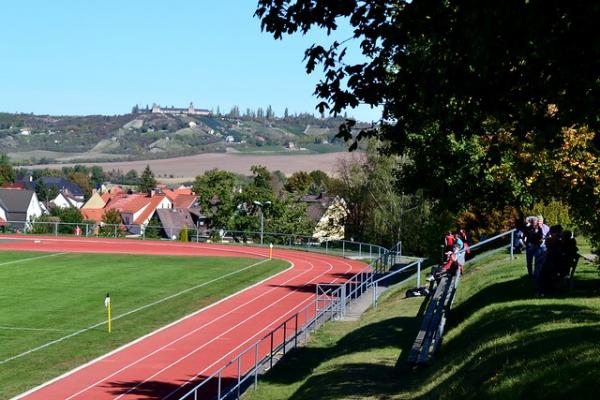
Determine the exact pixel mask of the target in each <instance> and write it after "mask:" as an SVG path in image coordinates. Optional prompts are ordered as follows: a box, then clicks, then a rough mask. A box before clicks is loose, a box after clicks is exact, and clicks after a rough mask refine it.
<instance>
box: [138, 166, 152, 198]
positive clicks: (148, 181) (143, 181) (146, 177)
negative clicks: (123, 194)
mask: <svg viewBox="0 0 600 400" xmlns="http://www.w3.org/2000/svg"><path fill="white" fill-rule="evenodd" d="M155 187H156V179H155V178H154V173H153V172H152V170H151V169H150V165H146V168H145V169H144V172H142V176H141V177H140V184H139V186H138V191H139V192H142V193H148V192H150V191H151V190H153V189H154V188H155Z"/></svg>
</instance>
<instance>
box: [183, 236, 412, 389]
mask: <svg viewBox="0 0 600 400" xmlns="http://www.w3.org/2000/svg"><path fill="white" fill-rule="evenodd" d="M399 260H400V255H399V254H397V252H396V247H394V248H393V249H392V250H387V251H385V252H384V253H383V254H381V255H380V256H379V257H377V259H376V260H375V261H374V262H373V263H371V264H370V265H368V266H367V267H365V268H364V269H362V270H361V271H360V272H358V273H356V274H354V275H352V276H351V277H349V278H348V279H347V280H346V281H345V282H343V283H331V284H327V283H324V284H319V285H317V286H316V291H315V292H316V293H315V297H314V299H312V301H311V302H310V303H309V304H308V305H306V306H304V307H303V308H301V309H300V310H299V311H297V312H295V313H294V314H293V315H291V316H289V317H288V318H287V319H285V320H284V321H283V322H282V323H280V324H279V325H278V326H277V327H276V328H275V329H273V330H271V331H270V332H269V333H267V334H266V335H264V336H262V337H261V338H260V339H259V340H257V341H256V342H254V343H253V344H251V345H249V346H248V347H246V348H245V349H244V350H243V351H242V352H240V353H239V354H238V355H237V356H235V357H233V358H232V359H231V360H230V361H228V362H226V363H225V364H224V365H223V366H222V367H220V368H218V369H217V370H216V371H214V372H213V373H212V374H210V375H208V376H205V377H202V376H201V375H200V374H199V375H198V376H196V377H194V378H193V379H192V381H191V382H190V383H189V384H188V385H190V386H191V385H195V386H193V387H192V388H191V389H189V390H188V391H187V392H186V393H185V394H184V395H183V396H182V397H181V398H180V399H194V400H197V399H200V398H203V399H204V398H215V399H217V400H222V399H229V398H236V399H237V398H239V397H240V395H241V393H242V392H243V391H244V390H245V389H246V388H248V387H249V386H252V385H254V386H256V385H257V383H258V376H259V375H260V374H262V373H263V372H265V371H267V370H269V369H270V368H272V367H273V364H274V363H275V362H276V361H277V360H278V357H282V356H283V355H285V354H286V353H287V352H288V351H289V350H290V349H292V348H295V347H297V346H298V345H299V344H300V343H301V342H302V341H303V340H305V339H306V338H307V337H308V335H309V334H310V332H312V331H314V330H316V329H317V328H318V327H319V326H320V325H322V324H323V323H325V322H327V321H330V320H333V319H336V318H338V317H341V316H344V315H345V313H346V309H347V306H348V304H349V303H351V302H352V301H354V300H356V299H358V298H359V297H361V296H362V295H363V294H364V293H365V292H367V290H369V288H371V287H372V283H373V281H374V280H375V279H376V277H377V276H379V275H381V274H384V273H387V272H388V271H390V269H391V268H392V267H393V266H394V265H396V263H397V262H398V261H399ZM198 381H200V382H198ZM200 396H202V397H200Z"/></svg>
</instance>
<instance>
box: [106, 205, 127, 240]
mask: <svg viewBox="0 0 600 400" xmlns="http://www.w3.org/2000/svg"><path fill="white" fill-rule="evenodd" d="M102 223H103V225H102V226H101V227H100V235H101V236H123V235H124V231H123V230H122V229H121V213H119V211H117V210H115V209H111V210H108V211H107V212H106V213H104V215H103V216H102Z"/></svg>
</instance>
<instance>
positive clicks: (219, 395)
mask: <svg viewBox="0 0 600 400" xmlns="http://www.w3.org/2000/svg"><path fill="white" fill-rule="evenodd" d="M221 372H222V370H219V379H218V380H217V399H218V400H221Z"/></svg>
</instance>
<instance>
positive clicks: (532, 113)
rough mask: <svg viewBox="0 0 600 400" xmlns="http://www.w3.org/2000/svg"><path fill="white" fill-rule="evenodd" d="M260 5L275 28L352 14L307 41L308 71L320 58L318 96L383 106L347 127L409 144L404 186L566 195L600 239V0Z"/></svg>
mask: <svg viewBox="0 0 600 400" xmlns="http://www.w3.org/2000/svg"><path fill="white" fill-rule="evenodd" d="M256 15H257V16H258V17H259V18H261V21H262V27H263V29H264V30H266V31H267V32H270V33H272V34H273V35H274V37H275V38H278V39H279V38H282V37H283V36H284V35H286V34H294V33H296V32H303V33H306V32H308V31H309V30H310V29H311V28H313V27H319V28H323V29H325V30H327V31H328V32H332V31H335V30H336V29H337V28H338V26H339V24H340V21H341V20H343V19H344V20H345V23H347V24H349V26H350V28H351V30H352V34H351V36H350V37H349V38H347V40H335V41H334V40H333V39H332V41H331V42H330V43H316V44H314V45H313V46H312V47H310V48H309V49H307V50H306V54H305V55H306V67H307V71H308V72H312V71H314V70H315V69H316V68H317V66H320V67H321V68H322V70H323V78H322V80H321V81H320V82H319V84H318V85H317V87H316V90H315V93H316V95H317V96H318V97H319V98H320V99H321V102H320V103H319V104H318V108H319V109H320V110H321V111H324V110H329V111H330V112H332V113H333V114H339V113H341V112H343V111H344V110H345V109H347V108H349V107H356V106H358V105H359V104H367V105H371V106H381V107H382V109H383V118H382V120H381V125H380V126H379V127H377V128H374V129H370V130H364V131H362V132H361V133H360V134H359V135H358V137H357V138H355V137H352V135H351V130H350V128H351V127H352V125H353V123H354V122H353V121H348V122H347V123H346V124H345V125H344V126H342V128H341V131H340V135H341V136H342V137H344V138H345V139H347V140H355V139H358V140H360V139H361V138H363V137H366V136H372V135H376V136H379V137H380V138H383V139H385V140H388V141H389V142H390V143H391V148H390V149H391V151H393V152H396V153H399V154H402V155H407V156H409V157H410V159H411V160H412V163H411V164H408V165H406V166H405V168H403V169H402V171H401V175H400V177H401V179H400V181H399V182H400V183H401V185H402V187H403V188H405V189H406V190H408V191H413V192H415V191H416V190H418V189H423V190H424V193H425V195H426V196H428V197H429V198H432V199H437V200H443V205H444V207H446V208H447V209H450V210H454V211H458V210H460V209H462V208H464V207H465V206H468V205H470V204H475V205H478V206H483V207H500V206H502V205H504V204H515V205H517V206H518V207H524V206H528V205H531V204H532V203H533V202H534V201H536V200H537V199H539V198H549V197H557V198H563V199H566V200H567V201H568V202H569V204H570V205H571V207H572V208H573V209H574V211H575V213H576V214H577V215H578V216H579V219H580V220H584V219H587V220H589V219H591V220H592V221H594V222H593V223H592V224H590V225H591V228H592V231H593V232H595V233H594V236H595V237H596V239H597V240H600V220H598V219H599V217H598V215H599V214H600V213H599V211H600V182H598V179H597V176H598V175H599V174H600V167H599V165H600V162H599V154H600V151H599V146H600V136H599V135H596V133H597V132H598V129H599V128H600V118H599V113H598V104H600V46H598V43H599V42H600V30H598V29H597V28H596V24H597V21H598V20H600V7H598V5H597V4H596V3H595V2H585V1H560V0H553V1H542V0H529V1H525V0H508V1H502V2H481V1H458V0H448V1H444V2H440V1H430V0H412V1H406V0H369V1H366V0H348V1H337V0H277V1H273V0H259V1H258V7H257V11H256ZM352 43H355V44H357V46H354V48H359V49H360V51H361V52H362V55H363V56H364V59H363V60H358V61H356V60H357V57H352V59H350V58H349V57H348V56H346V54H348V51H347V49H348V47H352V46H353V45H352ZM353 61H354V62H353ZM559 161H560V162H559Z"/></svg>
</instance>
